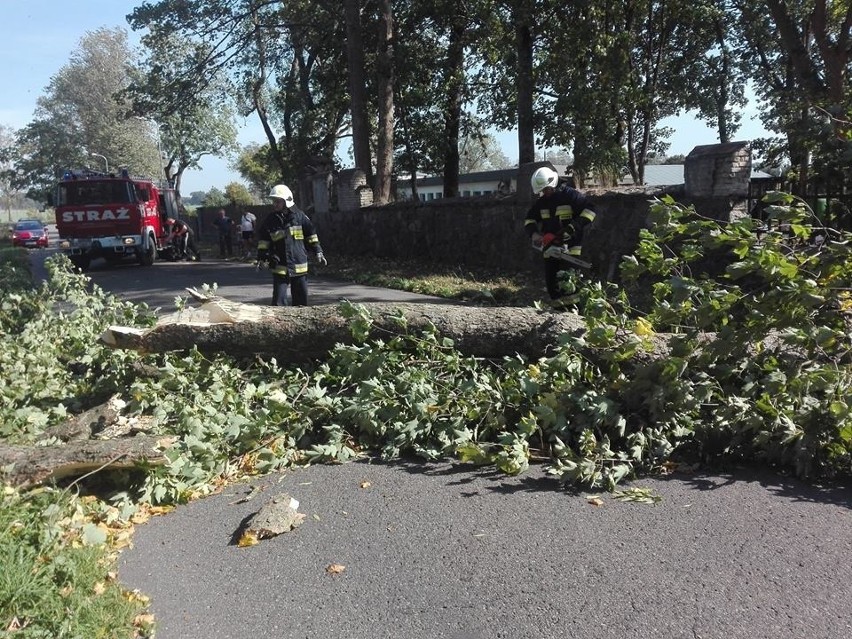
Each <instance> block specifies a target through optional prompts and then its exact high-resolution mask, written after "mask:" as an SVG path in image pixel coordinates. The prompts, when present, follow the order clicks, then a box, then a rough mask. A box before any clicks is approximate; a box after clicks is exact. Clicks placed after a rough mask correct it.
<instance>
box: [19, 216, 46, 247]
mask: <svg viewBox="0 0 852 639" xmlns="http://www.w3.org/2000/svg"><path fill="white" fill-rule="evenodd" d="M12 246H26V247H27V248H47V227H46V226H45V225H44V224H43V223H42V222H40V221H39V220H19V221H18V222H17V223H16V224H15V228H14V229H12Z"/></svg>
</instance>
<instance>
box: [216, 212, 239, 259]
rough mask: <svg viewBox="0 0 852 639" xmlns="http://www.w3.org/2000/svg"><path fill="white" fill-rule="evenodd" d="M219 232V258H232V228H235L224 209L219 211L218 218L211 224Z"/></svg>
mask: <svg viewBox="0 0 852 639" xmlns="http://www.w3.org/2000/svg"><path fill="white" fill-rule="evenodd" d="M213 224H214V225H215V226H216V229H217V230H218V231H219V257H221V258H225V257H233V255H234V227H235V226H236V224H235V222H234V220H232V219H231V218H230V217H228V215H227V214H226V213H225V209H219V217H217V218H216V220H215V221H214V222H213Z"/></svg>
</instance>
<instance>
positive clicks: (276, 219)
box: [257, 184, 328, 306]
mask: <svg viewBox="0 0 852 639" xmlns="http://www.w3.org/2000/svg"><path fill="white" fill-rule="evenodd" d="M269 198H270V199H271V200H272V206H273V207H274V209H273V211H272V212H271V213H270V214H269V215H267V216H266V219H265V220H264V221H263V224H261V226H260V229H259V230H258V236H257V265H258V268H260V265H261V264H264V263H266V264H267V266H268V267H269V270H270V271H272V305H273V306H289V305H290V304H289V303H288V299H287V289H288V287H289V289H290V295H291V297H292V306H307V305H308V250H311V251H313V253H314V254H315V255H316V258H317V261H318V262H319V263H320V264H322V265H327V264H328V262H327V261H326V259H325V256H324V255H323V252H322V246H320V242H319V237H318V236H317V232H316V230H315V229H314V224H313V222H311V219H310V218H309V217H308V216H307V215H305V214H304V213H303V212H302V210H301V209H299V207H297V206H296V204H295V202H294V201H293V192H292V191H291V190H290V189H289V188H288V187H287V186H285V185H284V184H276V185H275V186H273V187H272V190H271V191H270V192H269Z"/></svg>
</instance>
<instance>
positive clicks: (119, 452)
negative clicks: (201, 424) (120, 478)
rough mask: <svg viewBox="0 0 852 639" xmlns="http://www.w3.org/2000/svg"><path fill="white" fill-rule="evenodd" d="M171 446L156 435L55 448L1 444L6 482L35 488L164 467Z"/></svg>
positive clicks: (64, 445)
mask: <svg viewBox="0 0 852 639" xmlns="http://www.w3.org/2000/svg"><path fill="white" fill-rule="evenodd" d="M168 444H169V439H168V438H165V439H164V438H161V437H155V436H153V435H136V436H135V437H125V438H121V439H102V440H101V439H98V440H84V441H74V442H70V443H68V444H62V445H55V446H14V445H9V444H0V467H2V468H4V473H3V480H4V481H7V482H9V483H11V484H13V485H18V486H24V487H27V486H35V485H38V484H42V483H44V482H47V481H50V480H59V479H63V478H66V477H79V476H80V475H84V474H86V473H89V472H92V471H96V470H101V469H104V470H115V469H119V468H133V467H135V466H137V465H138V464H140V463H141V462H145V463H148V464H159V463H163V462H164V461H165V458H164V457H163V453H162V450H163V449H164V448H166V447H167V446H168Z"/></svg>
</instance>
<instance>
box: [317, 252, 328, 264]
mask: <svg viewBox="0 0 852 639" xmlns="http://www.w3.org/2000/svg"><path fill="white" fill-rule="evenodd" d="M317 262H319V263H320V264H322V265H323V266H328V260H327V259H325V255H323V254H322V253H317Z"/></svg>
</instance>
